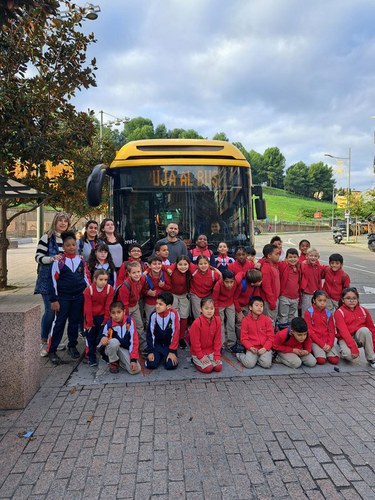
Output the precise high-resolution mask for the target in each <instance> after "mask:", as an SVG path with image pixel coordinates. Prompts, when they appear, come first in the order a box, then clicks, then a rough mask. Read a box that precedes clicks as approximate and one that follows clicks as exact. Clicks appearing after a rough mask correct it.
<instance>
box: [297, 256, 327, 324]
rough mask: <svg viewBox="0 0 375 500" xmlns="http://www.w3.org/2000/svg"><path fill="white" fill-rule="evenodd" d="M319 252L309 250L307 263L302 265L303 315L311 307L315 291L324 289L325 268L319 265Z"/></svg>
mask: <svg viewBox="0 0 375 500" xmlns="http://www.w3.org/2000/svg"><path fill="white" fill-rule="evenodd" d="M319 257H320V255H319V252H318V250H317V249H316V248H309V249H308V250H307V252H306V261H305V262H302V264H301V314H302V317H304V315H305V311H306V309H308V308H309V307H310V306H311V299H312V296H313V294H314V292H315V290H321V289H322V273H323V266H321V265H320V263H319Z"/></svg>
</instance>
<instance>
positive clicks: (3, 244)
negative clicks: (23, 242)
mask: <svg viewBox="0 0 375 500" xmlns="http://www.w3.org/2000/svg"><path fill="white" fill-rule="evenodd" d="M7 208H8V205H7V202H6V201H0V290H2V289H4V288H5V287H6V286H7V284H8V266H7V252H8V247H9V240H8V239H7V228H8V226H7Z"/></svg>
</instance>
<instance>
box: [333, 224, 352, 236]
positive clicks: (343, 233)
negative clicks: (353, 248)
mask: <svg viewBox="0 0 375 500" xmlns="http://www.w3.org/2000/svg"><path fill="white" fill-rule="evenodd" d="M336 228H337V229H338V230H339V231H341V233H342V235H343V236H346V222H338V223H337V224H336ZM353 234H354V232H353V229H352V228H351V226H349V236H353Z"/></svg>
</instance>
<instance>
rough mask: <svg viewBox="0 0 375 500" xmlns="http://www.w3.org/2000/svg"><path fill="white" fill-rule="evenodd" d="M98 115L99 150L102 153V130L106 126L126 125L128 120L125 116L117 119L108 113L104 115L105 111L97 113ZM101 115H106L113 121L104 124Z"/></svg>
mask: <svg viewBox="0 0 375 500" xmlns="http://www.w3.org/2000/svg"><path fill="white" fill-rule="evenodd" d="M99 115H100V120H99V148H100V152H102V151H103V130H104V126H107V127H112V125H116V126H118V125H121V124H122V123H124V124H125V123H128V121H129V120H130V118H128V117H127V116H125V117H124V118H117V117H116V116H113V115H110V114H109V113H106V112H105V111H99ZM103 115H107V116H110V117H111V118H113V120H109V121H108V122H106V123H104V116H103Z"/></svg>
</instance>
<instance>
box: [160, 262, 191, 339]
mask: <svg viewBox="0 0 375 500" xmlns="http://www.w3.org/2000/svg"><path fill="white" fill-rule="evenodd" d="M189 266H190V260H189V257H188V256H187V255H180V256H179V257H177V259H176V263H175V264H172V265H171V266H170V267H169V268H168V269H167V270H166V272H167V273H168V274H169V277H170V280H171V292H172V293H173V305H172V308H173V309H176V310H177V312H178V314H179V317H180V339H179V342H178V345H179V347H180V349H186V348H187V343H186V340H185V334H186V328H187V321H188V318H189V314H190V300H189V297H188V292H189V285H190V278H191V275H190V271H189Z"/></svg>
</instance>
